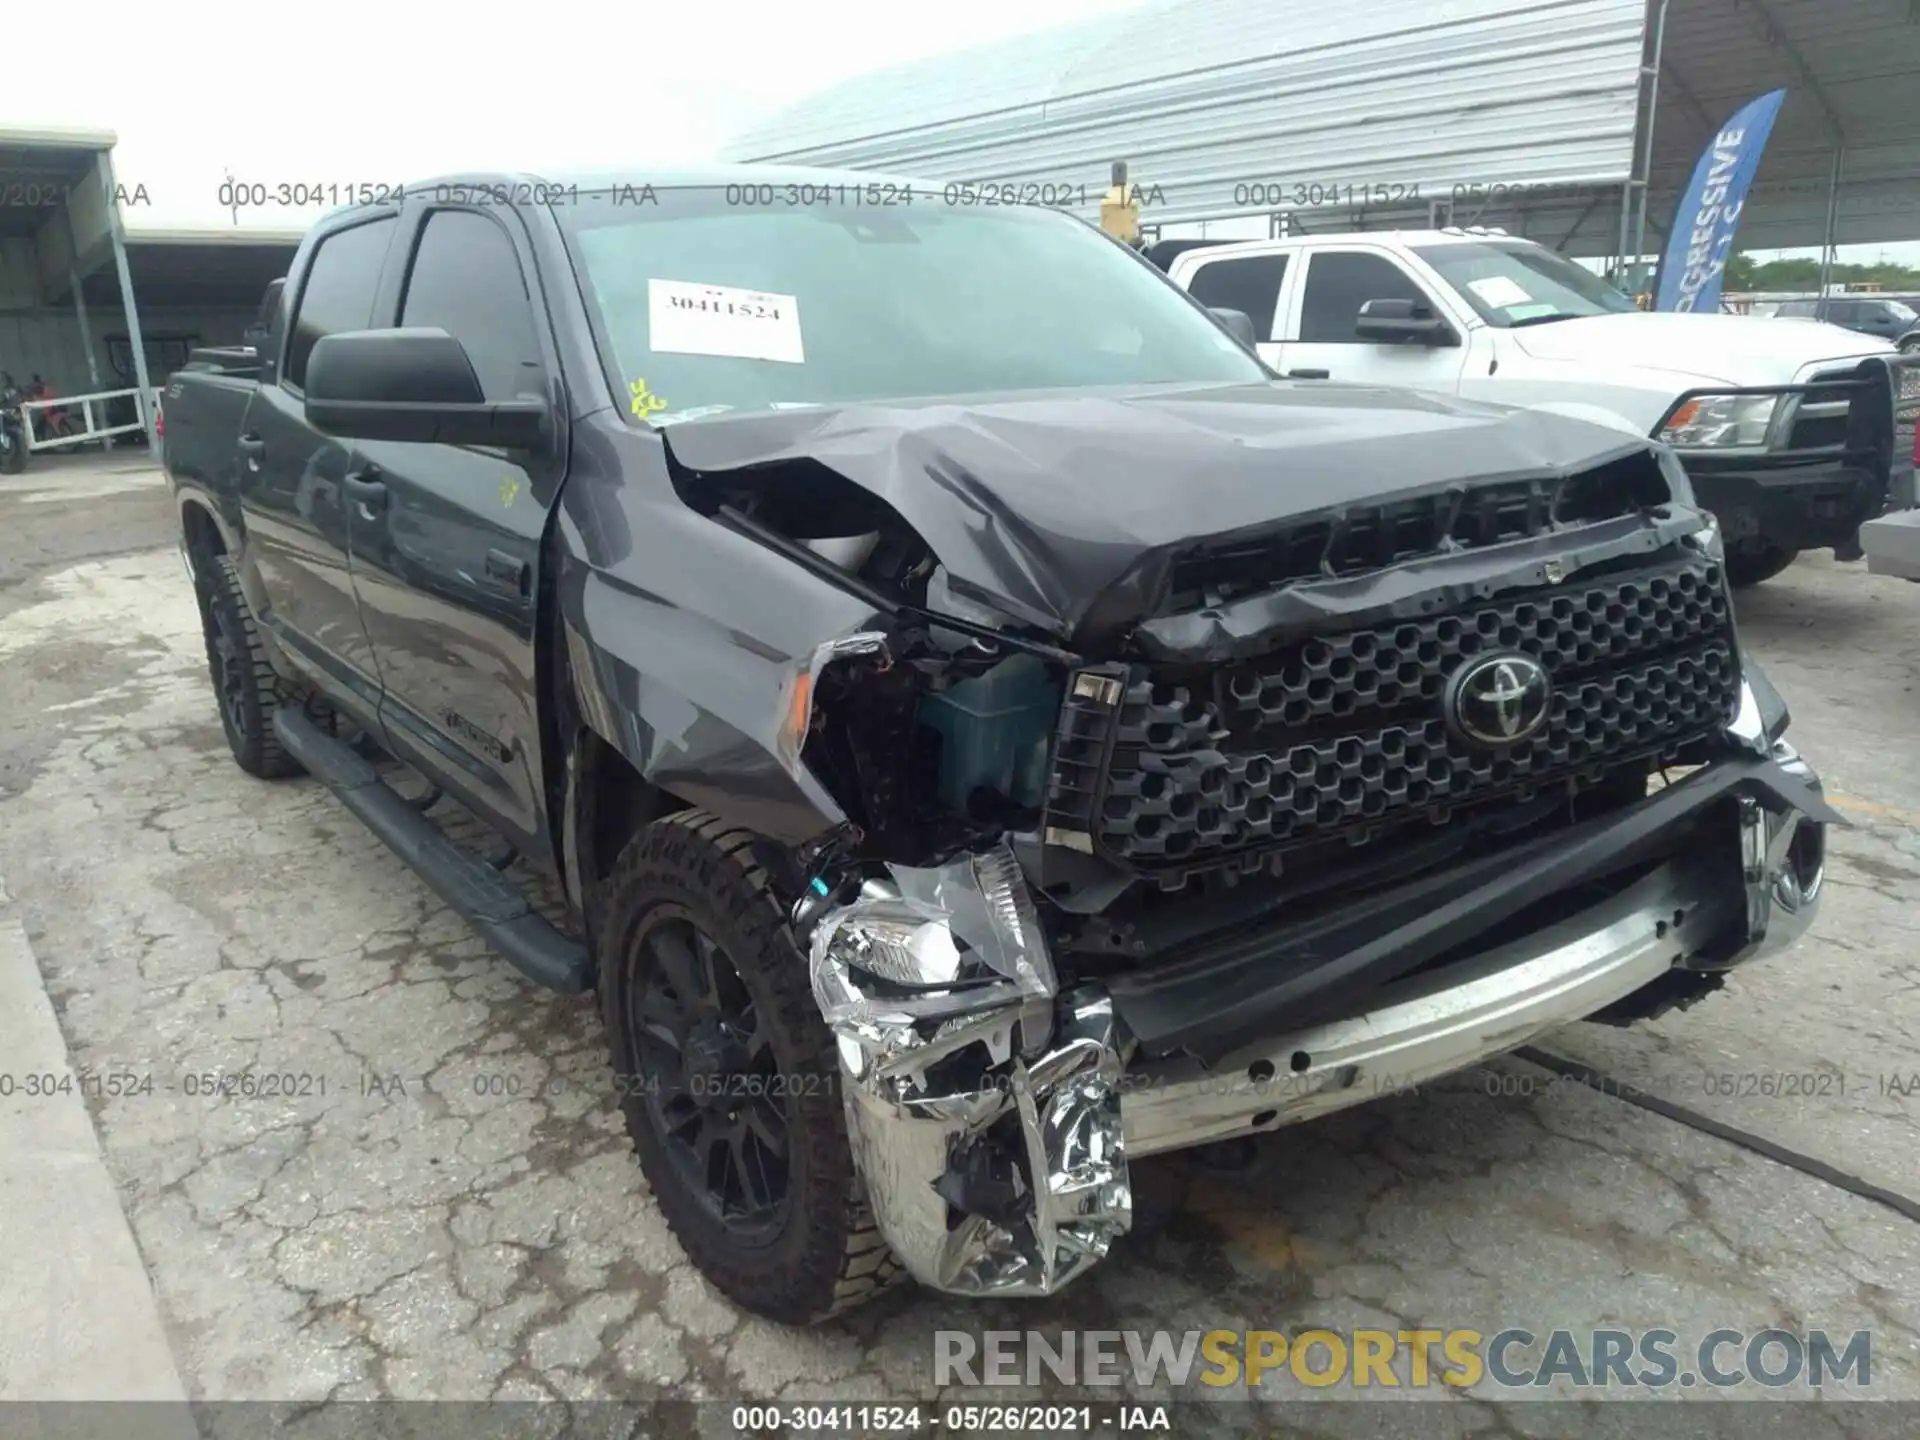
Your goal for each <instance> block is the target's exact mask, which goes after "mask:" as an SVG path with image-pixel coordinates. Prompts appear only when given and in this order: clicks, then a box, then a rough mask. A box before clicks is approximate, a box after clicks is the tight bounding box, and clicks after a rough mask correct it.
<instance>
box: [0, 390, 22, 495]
mask: <svg viewBox="0 0 1920 1440" xmlns="http://www.w3.org/2000/svg"><path fill="white" fill-rule="evenodd" d="M28 398H29V397H28V396H27V395H26V394H25V393H24V392H23V391H22V390H21V389H20V387H19V386H18V385H17V384H15V383H14V379H13V376H11V375H9V374H8V373H7V372H6V371H4V370H0V475H18V474H19V473H20V472H21V471H22V470H24V469H26V468H27V418H26V412H25V411H24V410H22V409H21V408H20V402H21V401H22V400H25V399H28Z"/></svg>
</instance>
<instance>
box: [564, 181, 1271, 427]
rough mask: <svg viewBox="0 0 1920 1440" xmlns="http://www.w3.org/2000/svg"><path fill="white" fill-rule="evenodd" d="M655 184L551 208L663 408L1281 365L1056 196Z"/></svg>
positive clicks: (605, 335) (1205, 376)
mask: <svg viewBox="0 0 1920 1440" xmlns="http://www.w3.org/2000/svg"><path fill="white" fill-rule="evenodd" d="M790 191H791V192H794V193H793V194H792V195H791V196H790V195H789V193H788V192H790ZM648 193H649V194H650V195H651V196H653V197H655V198H654V199H653V200H652V201H651V202H650V203H646V202H643V203H637V204H636V203H631V196H629V197H628V198H629V203H624V204H608V203H595V201H597V200H598V197H590V196H589V195H587V194H585V193H582V194H581V195H580V197H579V203H577V204H570V205H564V206H556V207H555V213H556V214H558V215H559V217H560V219H561V223H562V225H563V227H564V228H565V229H566V230H567V232H568V238H569V243H570V244H571V246H572V247H573V250H574V257H575V264H576V265H577V266H578V268H579V270H580V274H581V278H582V280H583V282H584V283H583V289H584V290H585V291H586V293H587V296H588V302H589V304H590V305H591V306H592V307H593V308H594V310H595V311H596V317H595V318H596V321H597V326H596V328H597V329H598V331H599V341H600V345H601V347H602V350H603V352H604V359H605V361H606V363H607V365H608V367H609V368H610V369H611V370H613V371H615V372H616V373H617V376H618V384H619V387H620V389H621V390H622V392H623V393H625V394H627V395H629V396H630V397H631V404H630V406H629V409H630V411H631V413H632V414H633V415H634V416H636V417H638V418H642V419H645V420H648V421H649V422H651V423H653V424H666V423H671V422H673V421H675V420H684V419H690V418H693V417H694V416H695V415H698V414H712V413H715V412H716V411H720V410H759V409H770V408H775V407H780V406H795V405H838V404H847V403H851V402H856V401H863V400H883V399H900V398H905V397H909V396H915V397H919V396H936V395H966V394H978V393H984V392H991V391H1020V390H1041V389H1056V388H1063V387H1065V388H1077V387H1083V386H1098V385H1124V384H1134V383H1157V382H1208V381H1250V380H1264V379H1267V378H1270V377H1269V375H1268V373H1267V371H1266V370H1265V369H1264V368H1263V367H1262V366H1261V365H1260V364H1259V362H1258V361H1256V360H1255V359H1254V358H1253V357H1252V356H1251V355H1249V354H1248V353H1247V352H1246V351H1245V350H1243V349H1242V348H1241V347H1240V346H1239V345H1238V344H1237V343H1236V342H1235V341H1234V340H1233V339H1232V338H1231V337H1230V336H1228V335H1227V334H1226V333H1225V332H1224V331H1222V330H1221V329H1220V328H1219V327H1218V326H1216V325H1214V324H1213V323H1212V322H1211V321H1210V320H1209V319H1208V318H1207V316H1206V315H1205V314H1204V313H1203V312H1202V311H1200V310H1199V309H1197V308H1196V307H1195V305H1194V304H1193V303H1192V302H1191V301H1189V300H1188V299H1187V298H1186V296H1185V295H1184V294H1183V293H1182V292H1181V291H1179V290H1178V289H1176V288H1175V287H1174V286H1173V285H1172V284H1171V283H1170V282H1168V281H1166V280H1165V279H1164V278H1163V277H1161V276H1160V274H1159V272H1158V271H1156V270H1154V269H1153V268H1152V267H1150V266H1148V265H1146V264H1144V263H1142V262H1140V261H1139V260H1137V259H1136V258H1134V257H1133V256H1131V255H1129V254H1127V253H1126V252H1125V251H1124V250H1123V249H1122V248H1121V247H1120V246H1119V245H1117V244H1115V243H1114V242H1113V241H1111V240H1109V239H1107V238H1106V237H1105V236H1104V235H1102V234H1100V233H1099V232H1098V231H1095V230H1093V229H1092V228H1091V227H1089V226H1087V225H1084V224H1082V223H1081V222H1079V221H1077V220H1074V219H1072V218H1071V217H1069V216H1067V215H1065V214H1061V213H1059V212H1057V211H1052V210H1045V209H1039V208H1034V207H1023V206H1006V207H998V206H953V205H947V204H944V203H942V199H941V196H940V194H939V192H937V191H936V192H932V193H929V192H927V191H924V190H916V191H911V192H910V191H908V190H906V189H905V187H903V186H897V185H868V186H854V185H847V186H839V185H834V186H822V185H806V186H797V187H790V186H787V185H784V184H780V185H741V186H726V187H724V188H723V187H712V188H696V189H666V188H656V189H653V190H651V191H649V192H648ZM614 194H615V195H616V197H618V196H619V194H620V192H618V191H616V192H614ZM769 195H771V199H769V198H768V197H769ZM823 195H824V196H825V197H826V198H824V199H823V198H822V197H823ZM867 197H873V198H872V200H871V201H868V203H861V202H862V201H866V200H867ZM908 197H910V198H908ZM749 198H751V199H755V200H760V201H762V202H763V203H758V204H754V203H747V200H748V199H749ZM809 202H810V203H809Z"/></svg>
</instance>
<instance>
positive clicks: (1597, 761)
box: [1098, 556, 1740, 869]
mask: <svg viewBox="0 0 1920 1440" xmlns="http://www.w3.org/2000/svg"><path fill="white" fill-rule="evenodd" d="M1503 651H1518V652H1520V653H1522V654H1525V655H1530V656H1532V657H1533V658H1534V659H1536V660H1538V661H1539V662H1540V663H1541V664H1542V665H1543V666H1545V667H1546V669H1547V671H1548V673H1549V675H1550V676H1551V677H1552V680H1553V685H1554V693H1553V696H1552V700H1551V702H1550V705H1549V709H1548V717H1547V721H1546V723H1545V725H1544V726H1543V727H1542V728H1541V729H1540V731H1539V732H1538V733H1537V734H1535V735H1534V736H1533V737H1531V738H1530V739H1528V740H1526V741H1524V742H1522V743H1520V744H1518V745H1515V746H1511V747H1508V748H1505V749H1498V750H1496V749H1488V748H1484V747H1481V746H1477V745H1474V744H1471V743H1469V742H1467V741H1464V740H1462V739H1460V738H1458V737H1457V736H1455V735H1454V734H1453V733H1452V732H1451V731H1450V730H1449V729H1448V727H1447V725H1446V723H1445V720H1444V717H1443V715H1442V708H1441V702H1442V694H1443V692H1444V690H1445V688H1446V685H1447V681H1448V679H1449V678H1450V677H1451V676H1452V674H1453V673H1454V672H1455V671H1456V670H1457V669H1458V668H1459V667H1460V666H1461V665H1462V664H1464V663H1466V662H1467V661H1468V660H1470V659H1472V658H1473V657H1475V656H1477V655H1486V654H1494V653H1498V652H1503ZM1739 685H1740V677H1739V667H1738V664H1737V662H1736V660H1735V656H1734V649H1733V639H1732V632H1731V628H1730V624H1729V612H1728V606H1727V599H1726V590H1725V586H1724V584H1723V583H1722V580H1721V576H1720V571H1719V567H1718V566H1717V565H1715V564H1713V563H1712V562H1710V561H1709V560H1707V559H1705V558H1704V557H1699V556H1690V557H1689V558H1688V559H1686V560H1685V561H1682V562H1679V563H1673V564H1668V565H1665V566H1662V567H1659V568H1657V569H1651V570H1643V571H1638V572H1635V573H1633V574H1631V575H1625V576H1615V577H1609V578H1608V579H1606V580H1604V581H1595V582H1592V583H1589V584H1584V585H1575V586H1569V587H1567V588H1566V589H1565V590H1553V589H1548V590H1541V591H1535V592H1530V593H1528V594H1525V595H1522V596H1519V597H1517V598H1513V599H1508V600H1503V601H1500V602H1495V603H1489V604H1486V605H1483V606H1481V607H1478V608H1476V609H1473V610H1467V611H1461V612H1456V613H1454V614H1448V615H1440V616H1434V617H1430V618H1427V619H1423V620H1419V621H1413V622H1408V623H1404V624H1400V625H1394V626H1385V627H1381V628H1378V629H1371V630H1362V631H1355V632H1351V633H1348V634H1343V635H1336V636H1326V637H1322V638H1318V639H1313V640H1309V641H1307V642H1305V643H1304V644H1301V645H1298V646H1296V647H1294V648H1293V649H1292V650H1290V651H1288V652H1283V653H1281V654H1278V655H1274V656H1268V657H1264V658H1263V659H1261V660H1259V661H1255V662H1249V663H1246V664H1241V665H1235V666H1229V667H1226V668H1225V669H1224V670H1219V671H1214V672H1210V673H1207V674H1202V675H1199V676H1188V677H1186V678H1185V679H1184V680H1182V679H1181V678H1178V677H1169V676H1166V675H1160V674H1145V673H1143V672H1136V674H1135V677H1134V679H1133V681H1132V683H1131V684H1130V685H1129V686H1128V688H1127V690H1126V694H1125V697H1124V699H1123V701H1122V704H1121V708H1120V714H1119V718H1118V722H1117V725H1116V726H1115V735H1114V749H1113V753H1112V758H1111V761H1110V764H1109V768H1108V775H1107V784H1106V786H1105V788H1104V791H1103V800H1102V804H1101V807H1100V818H1099V821H1098V826H1099V838H1100V841H1101V843H1102V845H1103V846H1104V848H1106V849H1107V850H1108V851H1109V852H1110V853H1112V854H1114V855H1116V856H1117V857H1119V858H1121V859H1123V860H1125V861H1127V862H1129V863H1131V864H1133V865H1136V866H1138V867H1140V868H1143V869H1160V868H1180V867H1185V866H1191V865H1194V864H1204V863H1208V862H1211V861H1215V860H1224V859H1226V858H1228V857H1230V856H1232V855H1234V854H1236V853H1238V852H1245V851H1260V852H1266V851H1271V850H1275V849H1280V848H1290V847H1291V846H1292V845H1295V844H1303V843H1306V842H1309V841H1312V840H1320V839H1326V838H1330V837H1332V836H1334V835H1338V834H1341V833H1347V834H1349V835H1352V834H1353V833H1354V832H1356V831H1363V830H1364V829H1366V828H1367V827H1369V826H1371V825H1373V824H1376V823H1379V822H1386V821H1392V820H1395V819H1403V818H1412V817H1415V816H1417V815H1418V814H1419V813H1420V812H1422V811H1426V812H1428V813H1429V814H1430V815H1432V816H1433V818H1435V819H1443V818H1445V816H1446V814H1447V813H1448V812H1449V811H1450V810H1451V808H1452V807H1455V806H1458V805H1461V804H1470V803H1476V802H1479V801H1483V800H1489V799H1493V798H1497V797H1500V796H1503V795H1512V794H1524V793H1525V792H1527V791H1528V790H1530V789H1532V788H1534V787H1537V786H1539V785H1540V784H1542V783H1543V782H1551V781H1557V780H1559V779H1561V778H1564V777H1569V776H1577V775H1582V774H1588V775H1591V774H1594V773H1596V772H1604V771H1605V769H1606V768H1607V767H1609V766H1611V765H1615V764H1619V763H1621V762H1623V761H1625V760H1628V759H1630V758H1636V757H1642V756H1647V755H1659V754H1664V753H1667V752H1669V751H1672V750H1675V749H1678V748H1679V747H1680V746H1681V745H1683V744H1685V743H1686V742H1687V741H1689V740H1692V739H1695V738H1697V737H1698V736H1701V735H1703V734H1706V733H1707V732H1709V731H1711V730H1713V729H1715V728H1717V727H1719V726H1722V725H1724V724H1726V723H1727V721H1728V719H1729V718H1730V716H1731V715H1732V713H1733V710H1734V707H1735V705H1736V703H1737V701H1738V698H1739Z"/></svg>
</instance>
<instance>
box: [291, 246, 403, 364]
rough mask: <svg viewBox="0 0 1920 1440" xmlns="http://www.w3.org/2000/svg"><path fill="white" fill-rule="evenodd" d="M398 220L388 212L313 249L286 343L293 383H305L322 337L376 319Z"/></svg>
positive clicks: (365, 325)
mask: <svg viewBox="0 0 1920 1440" xmlns="http://www.w3.org/2000/svg"><path fill="white" fill-rule="evenodd" d="M394 219H395V217H394V216H392V215H388V216H385V217H383V218H382V219H379V220H372V221H369V222H368V223H367V224H365V225H355V226H353V227H352V228H351V229H348V230H337V231H335V232H334V233H333V234H331V235H329V236H327V237H326V239H324V240H322V241H321V242H320V244H319V246H318V247H317V248H316V249H315V250H314V252H313V261H312V263H311V264H309V265H308V266H307V278H306V279H305V281H304V282H302V284H301V286H300V302H299V309H297V310H296V311H295V312H294V317H293V340H292V343H291V344H289V345H288V347H287V368H286V376H285V378H286V381H287V383H288V384H289V385H305V384H306V383H307V357H308V356H309V355H311V354H312V353H313V347H314V346H315V345H316V344H317V343H318V342H319V340H320V337H321V336H323V335H337V334H339V333H340V332H341V331H342V330H364V329H366V328H367V322H368V321H370V320H371V319H372V318H373V297H374V292H375V291H376V290H378V289H379V288H380V267H381V266H382V265H384V264H385V263H386V259H387V245H388V243H389V242H390V241H392V239H393V222H394Z"/></svg>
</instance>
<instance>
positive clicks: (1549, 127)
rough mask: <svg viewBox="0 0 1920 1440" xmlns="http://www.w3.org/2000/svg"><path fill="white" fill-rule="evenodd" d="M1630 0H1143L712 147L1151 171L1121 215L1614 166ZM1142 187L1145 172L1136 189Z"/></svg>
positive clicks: (1030, 177) (994, 169)
mask: <svg viewBox="0 0 1920 1440" xmlns="http://www.w3.org/2000/svg"><path fill="white" fill-rule="evenodd" d="M1641 3H1642V0H1369V3H1367V4H1365V5H1364V6H1363V5H1359V4H1348V5H1344V6H1337V5H1328V4H1325V3H1323V0H1265V3H1248V0H1154V3H1149V4H1146V5H1142V6H1139V7H1137V8H1134V9H1131V10H1127V11H1122V12H1120V13H1118V14H1114V15H1109V16H1103V17H1100V18H1098V19H1095V20H1091V21H1085V22H1082V23H1080V24H1077V25H1073V26H1069V27H1063V28H1061V29H1058V30H1053V31H1048V32H1045V33H1043V34H1040V35H1035V36H1028V37H1022V38H1018V39H1014V40H1009V41H1003V42H999V43H996V44H993V45H988V46H983V47H979V48H976V49H972V50H966V51H960V52H956V53H953V54H949V55H945V56H942V57H939V58H938V59H934V60H928V61H921V62H916V63H914V64H912V65H906V66H901V67H898V68H896V69H893V70H887V71H881V72H877V73H874V74H871V75H867V76H863V77H859V78H857V79H855V80H851V81H848V82H845V83H843V84H841V85H838V86H835V87H833V88H832V89H829V90H827V91H825V92H823V93H822V94H819V95H817V96H814V97H812V98H811V99H808V100H804V101H802V102H800V103H799V104H797V105H795V106H794V107H792V108H790V109H789V110H787V111H786V112H784V113H783V114H780V115H777V116H776V117H774V118H773V119H772V120H771V121H769V122H768V123H767V124H765V125H763V126H761V127H759V128H757V129H756V130H754V131H752V132H750V133H748V134H746V135H743V136H741V137H740V138H739V139H738V140H737V141H735V142H734V143H732V144H731V145H729V146H727V147H726V149H725V151H724V152H723V153H725V154H726V155H727V156H728V158H734V159H756V160H762V159H765V160H774V159H777V160H782V161H795V162H804V163H810V164H831V165H842V166H850V167H855V168H859V167H866V166H880V165H884V166H885V167H887V168H891V169H897V170H901V171H906V172H910V173H913V174H918V175H925V176H927V177H928V178H930V179H936V180H943V181H944V180H984V181H990V182H1001V181H1016V182H1030V183H1037V184H1054V185H1060V186H1068V187H1072V188H1074V189H1075V190H1076V191H1077V189H1078V187H1080V186H1082V185H1084V186H1086V187H1088V190H1089V192H1090V193H1091V194H1092V195H1093V196H1094V198H1095V199H1096V200H1097V195H1098V192H1099V191H1101V190H1104V189H1105V187H1106V183H1107V170H1108V166H1109V165H1110V163H1111V162H1113V161H1115V160H1126V161H1128V162H1129V163H1130V165H1131V167H1132V173H1133V178H1134V179H1135V180H1136V181H1137V182H1139V183H1140V184H1142V185H1145V186H1158V187H1159V191H1160V195H1161V197H1163V203H1161V204H1158V205H1155V204H1152V203H1149V205H1148V207H1147V213H1146V214H1145V215H1144V216H1143V219H1145V220H1147V221H1148V222H1150V223H1151V222H1153V221H1159V222H1161V223H1168V222H1178V221H1182V220H1188V219H1194V218H1201V217H1211V216H1219V215H1224V214H1229V213H1234V212H1239V213H1248V212H1250V211H1260V210H1265V209H1267V208H1270V207H1268V206H1264V205H1259V204H1248V203H1246V196H1247V195H1248V194H1249V193H1250V192H1249V191H1248V188H1247V187H1249V186H1255V185H1259V184H1261V183H1263V182H1264V183H1267V184H1269V185H1278V186H1281V187H1284V189H1286V190H1288V191H1291V189H1292V187H1293V186H1295V185H1305V186H1313V185H1318V186H1320V187H1321V191H1322V192H1323V193H1324V191H1325V189H1326V188H1327V187H1328V186H1335V187H1339V188H1340V189H1342V190H1343V191H1344V189H1345V187H1347V186H1356V187H1363V188H1364V187H1373V186H1386V187H1388V192H1387V194H1388V197H1389V198H1392V197H1393V196H1395V195H1398V196H1399V197H1400V198H1401V199H1402V200H1403V201H1404V200H1407V199H1410V198H1411V191H1412V189H1413V187H1415V186H1418V187H1419V188H1420V198H1419V199H1418V200H1417V201H1414V202H1413V203H1412V206H1411V209H1409V210H1407V211H1406V213H1407V214H1410V215H1417V216H1418V217H1420V218H1422V219H1424V218H1425V214H1426V200H1427V199H1428V198H1429V197H1432V196H1433V195H1435V194H1436V193H1437V194H1438V195H1439V196H1440V197H1441V198H1445V196H1446V195H1447V193H1448V192H1449V189H1450V187H1451V186H1452V185H1454V184H1456V183H1463V184H1464V183H1481V184H1491V183H1494V182H1497V181H1515V180H1530V181H1552V182H1559V183H1571V182H1588V183H1590V182H1603V181H1604V182H1612V183H1616V184H1617V183H1619V182H1621V181H1624V180H1625V179H1626V178H1627V176H1628V174H1629V172H1630V166H1631V163H1632V150H1633V130H1634V107H1635V98H1636V86H1637V82H1638V67H1639V63H1640V48H1641V27H1642V18H1643V17H1642V9H1641ZM1149 199H1150V201H1151V199H1152V192H1151V191H1150V192H1149Z"/></svg>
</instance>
